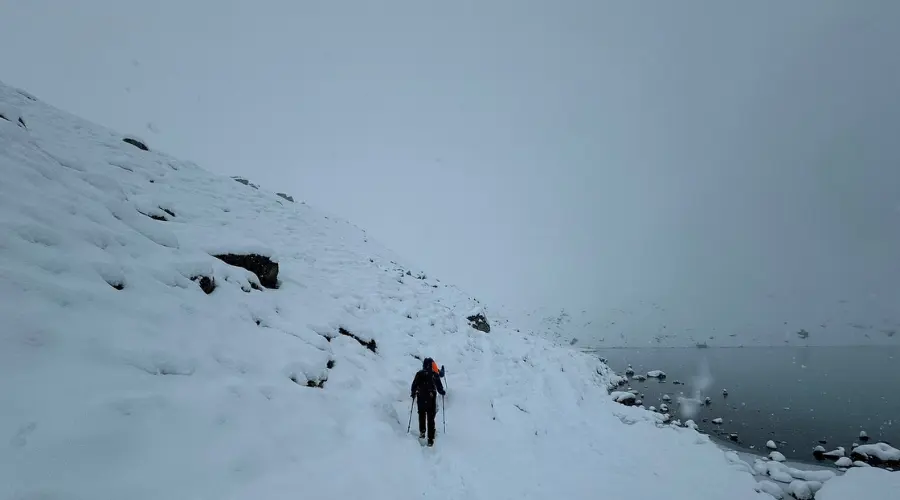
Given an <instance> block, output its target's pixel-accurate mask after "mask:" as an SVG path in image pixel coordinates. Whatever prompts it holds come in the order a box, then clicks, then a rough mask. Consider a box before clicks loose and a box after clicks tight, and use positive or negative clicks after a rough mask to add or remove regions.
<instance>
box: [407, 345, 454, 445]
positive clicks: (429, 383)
mask: <svg viewBox="0 0 900 500" xmlns="http://www.w3.org/2000/svg"><path fill="white" fill-rule="evenodd" d="M435 366H437V365H436V364H435V363H434V360H432V359H431V358H425V360H424V361H422V369H421V370H419V371H418V372H416V376H415V377H413V382H412V386H411V387H410V389H409V396H410V397H411V398H413V399H414V400H417V402H418V410H419V439H424V438H425V430H426V424H427V430H428V446H434V433H435V427H434V416H435V414H437V394H440V395H441V396H443V395H445V394H446V392H444V385H443V384H441V378H440V375H439V374H438V373H436V370H434V367H435Z"/></svg>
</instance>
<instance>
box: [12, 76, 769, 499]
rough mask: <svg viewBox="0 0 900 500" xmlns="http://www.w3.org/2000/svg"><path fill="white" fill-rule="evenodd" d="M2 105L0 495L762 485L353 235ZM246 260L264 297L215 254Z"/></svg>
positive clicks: (592, 364) (507, 491)
mask: <svg viewBox="0 0 900 500" xmlns="http://www.w3.org/2000/svg"><path fill="white" fill-rule="evenodd" d="M0 104H2V105H3V106H5V107H6V108H7V109H8V108H13V109H15V110H16V112H17V113H19V114H21V115H22V116H23V117H24V120H25V122H26V123H27V124H28V128H27V129H25V128H21V127H17V126H15V125H14V124H10V123H8V122H5V121H3V120H0V169H2V172H3V180H2V183H0V235H2V237H0V294H2V297H3V300H2V301H0V315H2V318H3V320H4V321H3V322H4V335H3V336H2V337H0V343H2V345H0V380H2V381H3V385H2V386H0V408H2V411H0V429H4V430H5V431H6V432H7V435H8V436H10V438H9V439H8V441H6V444H5V445H4V446H2V447H0V498H3V499H6V498H16V499H18V498H67V499H69V498H72V499H87V498H90V499H119V498H128V499H131V500H141V499H160V498H170V499H175V498H198V499H199V498H204V499H212V498H215V499H238V498H240V499H245V498H258V499H267V498H272V499H281V498H294V497H299V498H316V499H320V498H321V499H328V498H358V497H364V498H365V499H366V500H381V499H391V500H399V499H407V498H409V499H421V498H431V499H441V498H448V499H450V498H452V499H458V498H491V499H503V498H515V499H525V498H569V499H578V498H585V499H587V498H598V497H603V498H642V499H643V498H664V497H665V498H673V499H679V500H680V499H688V498H690V499H695V500H706V499H709V500H719V499H722V498H729V499H730V500H744V499H759V498H761V497H763V495H765V494H764V493H761V492H759V491H757V486H756V485H757V483H756V480H755V479H754V477H753V476H752V475H751V474H750V473H749V472H748V471H747V470H745V469H743V468H741V467H739V466H737V464H732V463H731V462H730V461H729V460H728V458H727V457H726V454H725V453H724V452H723V451H722V450H721V449H719V448H718V447H717V446H716V445H715V444H713V443H712V442H711V441H710V439H709V438H708V436H704V435H702V434H699V433H698V432H696V431H695V430H693V429H688V428H676V427H672V426H665V425H663V424H662V420H663V419H664V417H663V416H662V415H658V414H654V413H651V412H648V411H645V410H642V409H639V408H630V407H625V406H622V405H619V404H617V403H615V402H614V401H612V400H611V398H610V397H609V394H608V392H607V388H608V387H609V386H610V384H611V383H613V384H614V383H615V381H617V380H618V378H617V377H616V376H615V375H614V374H613V373H612V372H611V371H610V370H609V368H608V367H607V366H606V365H605V364H603V363H601V362H599V360H597V359H596V358H595V357H593V356H591V355H588V354H583V353H580V352H576V351H574V350H573V349H571V348H568V347H565V346H562V345H558V344H554V343H551V342H550V341H548V340H545V339H542V338H539V337H537V336H532V335H524V334H520V333H518V332H517V331H516V329H515V328H514V326H513V325H508V326H507V325H505V324H500V325H492V327H493V328H492V329H491V333H490V334H484V333H482V332H479V331H476V330H474V329H472V328H471V327H470V326H469V325H468V322H467V321H466V319H465V316H466V315H467V314H469V313H470V312H471V311H473V310H476V309H478V310H483V311H484V313H485V315H486V316H487V317H488V320H489V321H490V318H491V309H490V308H482V307H481V306H480V305H479V304H478V303H477V302H475V301H474V300H473V299H472V298H470V296H468V295H467V294H465V293H463V292H462V291H460V290H459V289H457V288H456V287H454V286H449V285H446V284H444V283H438V282H437V281H434V280H431V279H426V278H424V277H423V278H421V279H417V276H419V273H418V270H414V269H411V267H410V266H408V265H407V266H404V265H402V264H399V263H398V262H400V261H401V260H400V259H398V258H397V257H396V256H395V255H394V254H393V253H391V252H389V251H387V250H385V249H383V248H382V247H380V246H379V245H378V244H376V243H374V242H373V240H372V239H370V238H368V237H367V236H366V234H365V232H364V231H362V230H360V229H358V228H356V227H355V226H353V225H352V224H349V223H347V222H345V221H340V220H337V219H335V218H333V217H326V216H323V215H321V214H319V213H318V212H316V211H315V210H313V209H312V208H310V207H308V206H307V205H305V204H302V203H282V202H281V201H280V199H279V198H278V197H277V196H275V195H274V194H272V193H266V192H264V191H261V190H258V189H253V188H251V187H249V186H247V185H244V184H241V183H238V182H235V181H234V180H232V179H230V178H228V177H223V176H217V175H213V174H211V173H209V172H207V171H205V170H202V169H201V168H199V167H197V166H196V165H193V164H192V163H190V162H183V161H179V160H176V159H174V158H171V157H169V156H167V155H165V154H163V153H161V152H158V151H154V150H152V149H151V151H142V150H140V149H137V148H135V147H133V146H131V145H129V144H127V143H124V142H123V141H122V137H123V136H122V135H121V134H118V133H115V132H112V131H110V130H107V129H104V128H102V127H99V126H96V125H93V124H91V123H88V122H86V121H84V120H81V119H79V118H77V117H75V116H72V115H70V114H67V113H65V112H62V111H59V110H56V109H54V108H52V107H50V106H47V105H46V104H44V103H42V102H41V101H32V100H29V99H27V98H26V97H25V96H24V95H23V94H21V93H19V92H17V91H15V90H14V89H11V88H9V87H5V86H2V85H0ZM235 146H238V147H239V145H235ZM248 169H252V165H248ZM148 210H151V211H153V212H154V213H155V212H157V211H159V210H169V211H171V212H172V213H173V214H174V215H172V216H170V217H169V220H167V221H159V220H154V219H151V218H150V217H149V216H150V215H153V214H151V213H147V211H148ZM248 250H251V251H255V252H257V251H258V252H261V253H266V254H268V255H271V256H272V257H274V259H275V260H277V262H278V263H279V266H280V270H279V288H278V289H256V288H254V287H253V285H258V283H259V280H258V279H257V277H256V276H255V275H253V274H252V273H250V272H248V271H245V270H243V269H239V268H235V267H232V266H229V265H227V264H225V263H223V262H221V261H219V260H217V259H215V258H213V257H211V256H210V252H219V251H230V252H241V251H248ZM407 270H412V271H413V272H412V275H411V276H410V275H407V274H406V271H407ZM198 276H207V277H211V278H214V280H215V284H216V289H215V290H214V291H213V292H212V293H211V294H209V295H207V294H205V293H204V292H203V291H202V290H201V289H200V285H199V284H198V282H197V281H193V280H192V278H197V277H198ZM119 288H121V290H120V289H119ZM341 328H343V329H345V330H346V331H348V332H352V333H353V334H355V335H356V336H357V337H359V338H360V339H374V340H376V341H377V349H375V350H374V351H373V350H370V349H367V348H366V347H364V346H363V345H360V342H358V341H357V340H356V339H354V338H352V337H351V336H349V335H341V334H340V333H339V331H340V329H341ZM424 356H431V357H434V358H435V359H436V360H437V362H438V363H439V364H442V365H446V367H447V373H448V375H447V377H446V386H447V388H448V393H447V397H446V400H445V403H446V407H444V406H443V405H442V406H441V408H440V414H439V416H438V420H439V424H438V436H437V445H436V447H435V448H433V449H430V448H423V447H421V446H420V444H419V443H418V441H417V440H416V439H415V438H414V437H413V436H411V435H409V434H407V430H406V426H404V425H403V424H406V423H407V422H408V418H409V417H410V409H411V401H410V399H409V385H410V382H411V379H412V376H413V374H414V373H415V371H416V370H417V369H418V368H419V367H420V366H421V365H420V363H421V362H420V359H421V358H423V357H424ZM308 383H313V385H316V384H317V383H318V384H321V387H318V386H315V387H309V386H308ZM444 419H446V433H445V432H444V430H443V423H444ZM413 420H415V419H413ZM415 425H416V424H415V422H413V428H414V429H415ZM413 432H415V430H414V431H413Z"/></svg>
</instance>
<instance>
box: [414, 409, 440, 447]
mask: <svg viewBox="0 0 900 500" xmlns="http://www.w3.org/2000/svg"><path fill="white" fill-rule="evenodd" d="M418 402H419V435H422V434H425V430H426V429H425V426H426V424H427V425H428V440H429V441H434V415H435V414H436V413H437V401H436V400H434V399H431V400H428V399H419V400H418Z"/></svg>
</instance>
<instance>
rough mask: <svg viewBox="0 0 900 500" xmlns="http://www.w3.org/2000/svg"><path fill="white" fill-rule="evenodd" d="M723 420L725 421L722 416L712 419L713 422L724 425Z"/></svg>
mask: <svg viewBox="0 0 900 500" xmlns="http://www.w3.org/2000/svg"><path fill="white" fill-rule="evenodd" d="M722 422H724V420H722V417H717V418H714V419H712V423H714V424H716V425H722Z"/></svg>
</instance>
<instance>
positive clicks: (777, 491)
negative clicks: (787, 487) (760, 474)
mask: <svg viewBox="0 0 900 500" xmlns="http://www.w3.org/2000/svg"><path fill="white" fill-rule="evenodd" d="M757 487H758V488H759V491H762V492H763V493H768V494H769V495H771V496H773V497H775V498H777V499H781V498H784V489H783V488H782V487H781V486H778V485H777V484H775V483H773V482H772V481H769V480H766V479H763V480H762V481H760V482H759V484H758V485H757Z"/></svg>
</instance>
